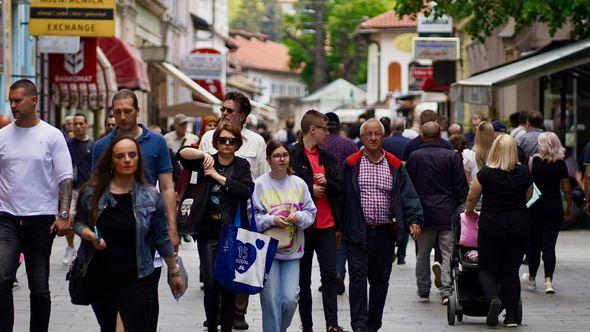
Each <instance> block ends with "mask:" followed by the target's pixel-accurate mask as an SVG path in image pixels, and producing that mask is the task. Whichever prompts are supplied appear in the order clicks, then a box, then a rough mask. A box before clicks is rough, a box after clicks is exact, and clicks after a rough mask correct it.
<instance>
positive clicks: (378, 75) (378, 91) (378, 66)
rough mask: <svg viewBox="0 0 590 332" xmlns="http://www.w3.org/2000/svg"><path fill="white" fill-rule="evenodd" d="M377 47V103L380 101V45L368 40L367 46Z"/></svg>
mask: <svg viewBox="0 0 590 332" xmlns="http://www.w3.org/2000/svg"><path fill="white" fill-rule="evenodd" d="M371 44H375V45H377V103H379V102H380V101H381V44H379V43H378V42H376V41H374V40H372V39H369V45H371Z"/></svg>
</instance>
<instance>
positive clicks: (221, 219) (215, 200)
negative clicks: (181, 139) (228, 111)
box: [179, 123, 254, 331]
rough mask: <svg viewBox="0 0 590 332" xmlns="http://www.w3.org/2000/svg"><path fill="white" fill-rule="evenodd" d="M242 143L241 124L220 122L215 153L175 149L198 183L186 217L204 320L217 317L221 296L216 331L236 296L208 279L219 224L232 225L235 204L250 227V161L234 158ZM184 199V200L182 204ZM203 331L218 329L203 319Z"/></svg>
mask: <svg viewBox="0 0 590 332" xmlns="http://www.w3.org/2000/svg"><path fill="white" fill-rule="evenodd" d="M241 145H242V135H241V134H240V128H238V127H236V126H235V125H232V124H229V123H224V124H222V125H220V126H219V127H217V129H216V130H215V133H214V134H213V147H214V148H215V149H217V151H218V152H217V153H216V154H214V155H209V154H207V153H205V152H203V151H200V150H198V149H196V148H194V147H190V146H187V147H184V148H182V149H181V150H180V152H179V156H180V162H181V163H182V166H183V167H184V168H185V169H188V170H189V171H190V172H191V176H190V182H191V183H192V184H197V185H198V186H199V188H200V189H199V190H197V191H196V192H197V193H198V196H199V197H193V199H194V201H193V203H191V204H192V205H191V207H190V218H191V219H192V220H195V221H196V222H195V229H194V235H193V237H194V238H195V239H196V241H197V248H198V250H199V258H200V260H201V268H202V270H203V277H204V280H203V281H204V286H205V289H204V291H205V298H204V303H205V315H206V317H207V322H215V321H217V314H218V311H219V298H220V296H221V331H231V329H232V324H233V319H234V303H235V297H236V295H235V294H233V293H229V292H227V291H226V290H224V289H223V288H222V287H221V286H220V285H219V284H218V283H217V281H215V280H214V279H213V267H214V266H215V258H216V257H217V248H218V246H219V238H220V236H221V228H222V225H230V224H233V222H234V218H235V216H236V213H237V211H238V204H239V207H240V213H241V221H242V225H241V227H242V228H249V225H248V218H247V216H246V210H247V208H246V201H247V200H248V198H250V193H251V192H252V190H253V189H254V183H253V182H252V176H251V173H250V164H249V163H248V161H247V160H246V159H243V158H240V157H236V156H235V153H236V151H237V150H238V149H239V148H240V146H241ZM183 204H184V203H183ZM207 325H208V326H207V330H208V331H217V326H216V325H217V324H207Z"/></svg>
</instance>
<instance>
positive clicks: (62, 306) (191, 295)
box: [14, 230, 590, 332]
mask: <svg viewBox="0 0 590 332" xmlns="http://www.w3.org/2000/svg"><path fill="white" fill-rule="evenodd" d="M559 236H560V238H559V241H558V242H557V256H558V259H559V261H560V265H559V268H558V271H557V272H556V276H555V287H556V288H557V290H558V292H559V293H558V294H555V295H546V294H545V293H544V292H543V291H542V290H537V291H536V292H530V291H525V290H523V292H522V297H523V302H524V303H523V304H524V317H525V318H524V324H523V325H522V326H520V327H519V328H518V329H517V330H518V331H531V332H537V331H588V326H590V302H589V301H588V298H589V296H590V283H588V275H590V256H589V255H588V238H590V231H588V230H571V231H564V232H562V233H560V235H559ZM64 250H65V241H56V243H55V245H54V247H53V251H52V254H51V277H50V279H49V286H50V288H51V290H52V293H51V297H52V303H53V304H54V305H53V307H52V314H51V321H50V323H49V331H54V332H61V331H79V332H83V331H89V332H94V331H99V328H98V326H97V325H96V320H95V318H94V315H93V313H92V310H91V308H90V307H81V306H74V305H72V304H71V303H70V297H69V294H68V284H67V282H66V281H65V274H66V272H67V270H68V268H67V266H65V265H63V264H62V262H61V258H62V257H63V253H64ZM413 253H414V246H413V245H408V257H407V259H406V261H407V264H405V265H397V264H395V263H394V267H393V272H392V273H391V279H390V286H389V292H388V294H387V304H386V306H385V310H384V314H383V328H382V330H383V331H408V332H409V331H429V332H435V331H489V327H487V326H486V325H485V317H468V316H465V317H464V319H463V322H462V323H459V322H458V323H456V324H455V326H448V324H447V318H446V317H447V314H446V312H447V311H446V307H445V306H443V305H441V304H440V302H439V301H436V300H433V301H431V302H430V303H418V302H417V300H416V289H415V277H414V266H415V261H416V259H415V255H414V254H413ZM180 254H181V255H182V258H183V260H184V264H185V266H186V268H187V270H188V271H189V287H188V290H187V292H186V294H185V295H184V296H183V297H182V298H181V299H180V300H179V301H178V302H176V301H175V300H174V298H173V297H172V295H171V293H170V289H169V288H168V285H167V284H165V282H164V280H161V282H160V288H159V295H160V320H159V324H158V331H162V332H167V331H178V332H180V331H206V328H204V327H203V321H204V320H205V312H204V310H203V291H202V290H200V285H201V283H199V282H198V266H199V263H198V255H197V251H196V248H195V247H194V245H193V244H190V243H189V244H186V243H183V244H182V245H181V246H180ZM525 267H526V266H523V268H522V269H521V270H522V271H524V270H525ZM317 269H318V265H317V262H314V270H317ZM313 276H314V278H313V280H312V290H313V301H314V303H318V304H319V303H320V301H321V294H320V293H319V292H318V291H317V290H318V287H319V286H320V281H319V274H318V273H314V274H313ZM18 280H19V281H20V287H19V288H18V289H17V290H15V291H14V298H15V331H25V330H27V328H28V316H29V304H28V302H29V301H28V289H27V281H26V280H27V278H26V276H25V271H24V269H20V270H19V272H18ZM432 292H433V296H432V297H433V298H434V295H435V294H436V293H435V292H436V291H435V290H434V289H433V291H432ZM347 296H348V284H347V291H346V293H345V294H344V295H342V296H338V310H339V313H340V317H342V318H341V325H343V326H350V316H349V315H350V310H349V306H348V299H347ZM261 317H262V315H261V312H260V301H259V299H258V296H256V297H255V298H253V299H252V300H251V306H250V307H249V309H248V315H247V321H248V323H249V324H250V329H249V330H250V331H253V332H254V331H262V320H261ZM313 317H314V320H315V321H317V322H321V321H322V319H323V312H322V307H321V306H320V305H316V306H315V308H314V310H313ZM300 325H301V323H300V320H299V315H298V314H296V315H295V317H294V319H293V323H292V324H291V327H290V328H289V329H288V331H299V330H300Z"/></svg>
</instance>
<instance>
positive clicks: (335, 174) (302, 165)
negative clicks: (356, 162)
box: [289, 142, 343, 230]
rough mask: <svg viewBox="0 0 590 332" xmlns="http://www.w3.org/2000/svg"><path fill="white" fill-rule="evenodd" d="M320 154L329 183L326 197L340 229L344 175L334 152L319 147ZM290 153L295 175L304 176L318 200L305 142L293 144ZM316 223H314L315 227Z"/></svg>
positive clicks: (337, 227) (337, 228)
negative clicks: (314, 190)
mask: <svg viewBox="0 0 590 332" xmlns="http://www.w3.org/2000/svg"><path fill="white" fill-rule="evenodd" d="M317 149H318V151H319V154H320V164H322V165H323V166H324V169H325V171H326V180H327V181H328V184H327V186H326V197H327V199H328V203H329V204H330V210H331V211H332V216H333V217H334V222H335V224H336V230H340V225H341V220H342V216H341V211H342V208H341V204H342V200H341V195H342V184H343V182H342V176H341V172H340V170H339V169H338V166H337V165H338V163H337V161H336V157H334V155H333V154H331V153H330V152H328V151H327V150H325V149H322V148H320V147H319V146H318V147H317ZM289 153H290V154H291V157H290V160H291V161H290V165H291V167H292V168H293V170H294V171H295V175H297V176H298V177H300V178H302V179H303V180H304V181H305V183H306V184H307V187H308V189H309V192H310V193H311V196H312V197H313V199H314V202H315V201H316V198H315V196H314V194H313V170H312V169H311V163H310V162H309V158H307V155H306V154H305V148H304V146H303V142H298V143H296V144H294V145H292V146H291V148H290V149H289ZM315 226H316V224H315V223H314V225H313V227H315Z"/></svg>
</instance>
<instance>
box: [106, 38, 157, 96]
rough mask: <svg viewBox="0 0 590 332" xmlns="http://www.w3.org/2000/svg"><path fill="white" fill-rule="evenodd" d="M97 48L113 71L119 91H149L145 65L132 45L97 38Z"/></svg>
mask: <svg viewBox="0 0 590 332" xmlns="http://www.w3.org/2000/svg"><path fill="white" fill-rule="evenodd" d="M98 46H100V48H101V49H102V51H103V52H104V53H105V55H106V56H107V58H108V59H109V62H110V63H111V64H112V65H113V68H114V69H115V74H116V76H117V85H118V87H119V89H125V88H126V89H131V90H141V91H150V80H149V77H148V73H147V64H146V63H145V62H144V61H143V59H142V58H141V54H140V52H139V50H138V49H137V48H135V47H134V46H133V45H131V44H129V43H127V42H124V41H122V40H121V39H119V38H116V37H112V38H98Z"/></svg>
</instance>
